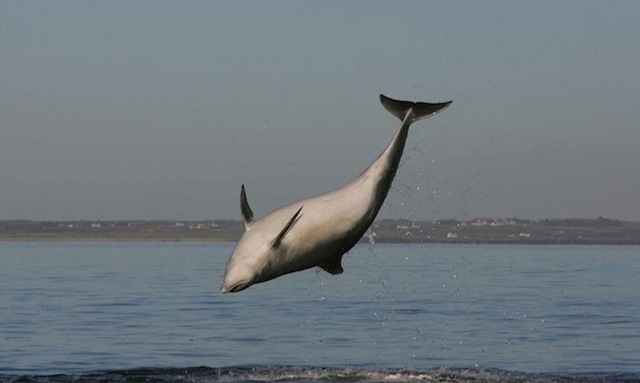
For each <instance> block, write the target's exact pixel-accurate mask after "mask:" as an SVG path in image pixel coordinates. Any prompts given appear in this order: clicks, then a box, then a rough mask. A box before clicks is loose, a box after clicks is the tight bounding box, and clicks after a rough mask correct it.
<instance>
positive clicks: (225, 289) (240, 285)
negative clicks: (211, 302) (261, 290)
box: [220, 280, 251, 294]
mask: <svg viewBox="0 0 640 383" xmlns="http://www.w3.org/2000/svg"><path fill="white" fill-rule="evenodd" d="M249 286H251V280H245V281H240V282H237V283H234V284H233V285H231V286H226V285H223V286H222V288H221V289H220V292H222V293H223V294H226V293H237V292H238V291H242V290H244V289H246V288H247V287H249Z"/></svg>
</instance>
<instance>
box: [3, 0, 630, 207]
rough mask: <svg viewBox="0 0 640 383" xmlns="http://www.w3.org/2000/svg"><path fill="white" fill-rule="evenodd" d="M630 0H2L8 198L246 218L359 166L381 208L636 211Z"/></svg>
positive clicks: (16, 203) (7, 201) (12, 202)
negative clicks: (381, 192) (393, 158)
mask: <svg viewBox="0 0 640 383" xmlns="http://www.w3.org/2000/svg"><path fill="white" fill-rule="evenodd" d="M638 15H640V2H638V1H626V2H624V1H615V2H603V1H560V2H558V1H527V2H524V1H521V2H514V1H499V2H498V1H482V2H470V1H441V2H425V1H417V2H395V1H383V2H374V1H362V2H343V1H317V2H299V1H269V2H262V1H229V2H213V1H156V0H154V1H133V2H132V1H120V2H118V1H110V2H87V1H82V2H80V1H78V2H71V1H39V2H36V1H21V0H20V1H2V2H0V219H37V220H70V219H105V220H106V219H176V220H187V219H219V218H233V219H240V209H239V202H238V199H239V193H240V185H241V184H242V183H244V184H246V188H247V193H248V196H249V202H250V203H251V205H252V207H253V210H254V212H255V213H256V215H258V216H261V215H263V214H264V213H266V212H268V211H270V210H272V209H274V208H276V207H278V206H280V205H282V204H285V203H289V202H292V201H293V200H296V199H300V198H303V197H307V196H310V195H314V194H318V193H321V192H325V191H328V190H331V189H333V188H335V187H338V186H340V185H342V184H343V183H345V182H347V181H349V180H351V179H352V178H354V177H356V176H357V175H358V174H360V172H361V171H362V170H363V169H364V168H365V167H366V166H367V165H368V164H369V163H370V162H371V161H372V160H373V159H375V157H377V156H378V154H379V153H380V152H381V151H382V150H383V148H384V147H385V146H386V145H387V143H388V142H389V141H390V140H391V137H392V135H393V134H394V132H395V129H396V127H397V126H398V123H399V121H398V120H397V119H395V117H393V116H391V115H390V114H389V113H387V112H386V111H385V110H384V109H383V108H382V106H380V104H379V101H378V94H379V93H384V94H386V95H388V96H391V97H395V98H401V99H410V100H420V101H431V102H436V101H445V100H450V99H452V100H453V105H452V106H451V107H450V108H449V109H447V110H446V111H445V112H443V113H442V114H440V115H438V116H436V117H434V118H432V119H430V120H427V121H424V122H420V123H417V124H415V125H414V126H413V127H412V130H411V132H410V134H409V139H408V142H407V147H406V150H405V154H404V157H403V162H402V165H401V167H400V169H399V171H398V175H397V177H396V180H395V181H394V185H393V187H392V189H391V192H390V194H389V197H388V198H387V201H386V204H385V206H384V207H383V209H382V211H381V213H380V216H381V217H385V218H388V217H391V218H409V219H438V218H459V219H471V218H474V217H521V218H532V219H541V218H560V217H589V218H595V217H598V216H604V217H607V218H615V219H623V220H640V149H639V147H640V23H639V22H638Z"/></svg>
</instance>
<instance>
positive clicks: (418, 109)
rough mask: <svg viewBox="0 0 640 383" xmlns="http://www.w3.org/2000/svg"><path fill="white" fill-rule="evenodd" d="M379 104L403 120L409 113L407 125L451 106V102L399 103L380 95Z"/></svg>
mask: <svg viewBox="0 0 640 383" xmlns="http://www.w3.org/2000/svg"><path fill="white" fill-rule="evenodd" d="M380 102H381V103H382V106H384V107H385V109H387V110H388V111H389V113H391V114H393V115H394V116H396V117H398V118H399V119H400V120H403V121H404V119H405V118H406V117H407V114H409V113H411V115H410V116H408V117H409V123H411V122H415V121H418V120H422V119H423V118H427V117H430V116H433V115H434V114H436V113H438V112H440V111H441V110H442V109H444V108H446V107H447V106H449V105H451V102H452V101H447V102H441V103H437V104H429V103H427V102H412V101H400V100H394V99H392V98H389V97H387V96H385V95H383V94H381V95H380Z"/></svg>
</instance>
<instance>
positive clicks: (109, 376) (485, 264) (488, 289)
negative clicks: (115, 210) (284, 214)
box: [0, 242, 640, 382]
mask: <svg viewBox="0 0 640 383" xmlns="http://www.w3.org/2000/svg"><path fill="white" fill-rule="evenodd" d="M232 249H233V244H230V243H150V242H147V243H144V242H5V243H0V381H20V382H31V381H33V382H63V381H82V382H112V381H117V382H122V381H216V382H247V381H251V382H262V381H286V382H314V381H346V382H362V381H366V382H378V381H379V382H386V381H400V382H404V381H447V382H467V381H468V382H472V381H473V382H480V381H487V382H493V381H496V382H497V381H500V382H509V381H513V382H528V381H531V382H534V381H535V382H555V381H563V382H564V381H567V382H569V381H585V382H596V381H597V382H601V381H610V382H623V381H624V382H631V381H636V382H637V381H640V283H639V282H638V281H639V280H640V277H639V274H640V273H639V272H640V247H633V246H518V245H433V244H430V245H401V244H394V245H387V244H361V245H358V246H356V247H355V248H354V249H353V250H352V251H351V252H350V253H349V254H348V255H347V256H345V258H344V261H343V266H344V269H345V273H344V274H342V275H339V276H330V275H328V274H327V273H325V272H324V271H318V270H313V269H312V270H307V271H304V272H299V273H295V274H291V275H287V276H283V277H281V278H278V279H275V280H273V281H270V282H267V283H263V284H258V285H254V286H252V287H250V288H249V289H247V290H245V291H242V292H240V293H236V294H227V295H222V294H220V293H219V292H218V290H219V285H220V282H221V281H222V277H223V273H224V267H225V263H226V260H227V258H228V256H229V254H230V252H231V250H232Z"/></svg>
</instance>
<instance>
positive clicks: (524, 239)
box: [0, 217, 640, 245]
mask: <svg viewBox="0 0 640 383" xmlns="http://www.w3.org/2000/svg"><path fill="white" fill-rule="evenodd" d="M243 230H244V227H243V224H242V222H241V221H235V220H208V221H170V220H162V221H142V220H120V221H29V220H11V221H10V220H5V221H0V241H4V242H8V241H12V242H18V241H23V242H25V241H30V242H46V241H52V242H53V241H56V242H61V241H67V242H74V241H75V242H80V241H114V242H140V241H147V242H149V241H152V242H235V241H237V240H238V239H239V238H240V237H241V235H242V232H243ZM361 242H365V243H366V242H375V243H459V244H523V245H525V244H554V245H558V244H581V245H640V222H628V221H618V220H611V219H606V218H602V217H600V218H596V219H553V220H540V221H532V220H523V219H516V218H512V219H484V218H479V219H474V220H467V221H461V220H455V219H449V220H437V221H409V220H389V219H385V220H379V221H376V222H374V223H373V225H372V226H371V229H370V230H369V231H368V232H367V233H366V234H365V235H364V236H363V238H362V240H361Z"/></svg>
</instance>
